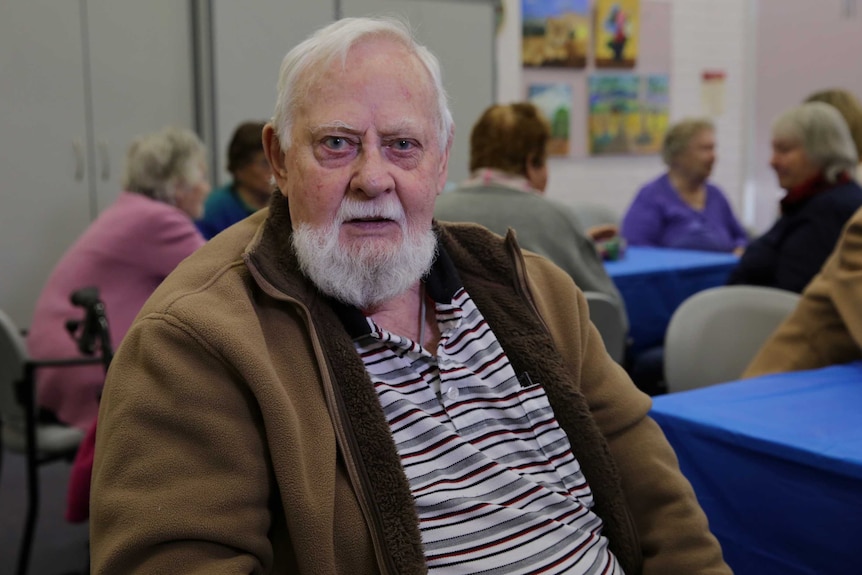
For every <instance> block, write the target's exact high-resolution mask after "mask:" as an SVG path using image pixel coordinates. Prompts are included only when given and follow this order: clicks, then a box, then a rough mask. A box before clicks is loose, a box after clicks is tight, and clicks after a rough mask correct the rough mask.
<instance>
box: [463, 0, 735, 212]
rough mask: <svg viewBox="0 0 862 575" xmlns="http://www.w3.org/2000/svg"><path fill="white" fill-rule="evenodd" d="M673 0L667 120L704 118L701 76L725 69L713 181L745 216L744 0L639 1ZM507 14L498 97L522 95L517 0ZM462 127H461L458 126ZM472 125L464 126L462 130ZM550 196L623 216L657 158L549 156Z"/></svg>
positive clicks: (655, 169)
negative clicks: (604, 207)
mask: <svg viewBox="0 0 862 575" xmlns="http://www.w3.org/2000/svg"><path fill="white" fill-rule="evenodd" d="M642 1H643V2H651V3H657V4H670V5H671V11H672V12H671V14H672V18H671V34H672V38H671V50H672V52H671V53H672V61H671V71H670V76H671V78H670V82H671V94H670V109H671V121H674V120H678V119H680V118H682V117H685V116H692V115H703V113H704V110H703V108H702V104H701V83H700V82H701V73H702V72H703V71H704V70H707V69H708V70H715V69H718V70H723V71H725V73H726V99H725V104H726V106H725V111H724V113H723V114H721V115H720V116H719V117H717V118H715V121H716V127H717V135H718V162H717V164H716V167H715V171H714V172H713V181H714V182H715V183H716V184H717V185H718V186H720V187H721V188H722V189H724V190H725V192H726V193H727V195H728V197H729V199H730V201H731V203H732V204H733V206H734V207H735V208H736V210H737V213H739V214H740V216H741V215H742V202H743V187H744V182H745V174H746V173H747V172H746V164H745V158H746V146H745V145H744V140H745V129H744V126H745V121H746V118H745V116H746V109H745V108H746V106H745V102H746V93H747V92H746V91H747V90H748V89H749V85H748V84H747V82H746V76H747V70H746V64H745V62H746V57H745V54H746V50H747V49H748V41H747V33H746V30H747V15H748V12H749V7H748V5H749V3H750V2H749V1H748V0H642ZM503 3H504V6H505V19H504V22H503V27H502V29H501V31H500V34H499V36H498V38H497V42H498V44H497V46H498V66H499V68H498V91H497V94H498V99H499V101H500V102H510V101H515V100H520V99H521V98H522V94H523V89H522V81H521V75H522V71H521V59H520V54H521V2H520V0H504V2H503ZM464 129H465V128H464V127H461V130H462V131H463V130H464ZM466 129H469V128H466ZM549 166H550V181H549V185H548V191H547V194H548V196H549V197H552V198H555V199H558V200H560V201H563V202H566V203H569V204H574V203H577V202H585V201H589V202H600V203H603V204H606V205H609V206H611V207H613V208H614V209H616V210H617V211H618V212H619V213H620V214H622V213H623V212H624V211H625V209H626V207H627V206H628V204H629V202H630V201H631V199H632V197H633V196H634V194H635V192H636V191H637V190H638V188H639V187H640V186H641V185H643V184H644V183H645V182H646V181H647V180H650V179H652V178H655V177H656V176H657V175H659V174H660V173H662V171H663V170H664V166H663V164H662V162H661V159H660V158H658V157H656V156H648V157H636V156H634V157H633V156H626V157H619V158H615V157H599V158H585V159H577V160H575V159H566V158H552V159H551V160H550V164H549Z"/></svg>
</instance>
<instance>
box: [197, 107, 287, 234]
mask: <svg viewBox="0 0 862 575" xmlns="http://www.w3.org/2000/svg"><path fill="white" fill-rule="evenodd" d="M264 124H265V122H244V123H242V124H240V125H239V126H237V128H236V129H235V130H234V132H233V136H231V139H230V144H228V148H227V170H228V171H229V172H230V174H231V176H232V178H233V181H231V182H230V183H229V184H227V185H226V186H222V187H221V188H217V189H215V190H213V193H211V194H210V195H209V197H208V198H207V201H206V203H205V204H204V214H203V217H202V218H201V219H199V220H198V221H197V222H196V223H197V226H198V229H199V230H200V231H201V233H202V234H203V235H204V237H205V238H206V239H210V238H212V237H213V236H215V235H216V234H217V233H219V232H220V231H222V230H223V229H225V228H228V227H230V226H232V225H234V224H235V223H237V222H238V221H240V220H242V219H244V218H246V217H248V216H250V215H251V214H253V213H254V212H256V211H257V210H259V209H260V208H263V207H264V206H266V204H267V202H269V197H270V196H271V195H272V191H273V187H272V183H271V181H270V180H271V179H272V169H271V168H270V167H269V162H268V161H267V159H266V156H264V154H263V138H262V134H263V126H264Z"/></svg>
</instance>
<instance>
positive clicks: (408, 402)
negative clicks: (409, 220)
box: [342, 250, 622, 575]
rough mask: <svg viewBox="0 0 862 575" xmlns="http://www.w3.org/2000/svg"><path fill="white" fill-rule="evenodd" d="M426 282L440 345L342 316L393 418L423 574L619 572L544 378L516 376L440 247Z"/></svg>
mask: <svg viewBox="0 0 862 575" xmlns="http://www.w3.org/2000/svg"><path fill="white" fill-rule="evenodd" d="M426 292H427V296H426V297H429V305H430V303H431V302H433V304H434V305H435V309H436V314H437V322H438V325H439V328H440V332H441V334H442V336H441V338H440V342H439V344H438V346H437V350H436V354H430V353H428V352H427V351H425V350H424V349H421V348H420V347H419V344H418V343H416V342H414V341H412V340H411V339H409V338H406V337H402V336H400V335H397V334H394V333H391V332H388V331H386V330H384V329H382V328H380V326H378V325H377V324H375V323H374V321H373V320H371V318H366V317H364V316H362V314H361V313H360V312H359V311H358V310H356V309H355V308H350V309H347V310H344V311H343V312H342V321H343V322H344V324H345V326H346V327H347V328H348V330H349V331H350V333H351V335H352V336H353V338H354V345H355V347H356V350H357V352H358V353H359V354H360V356H361V357H362V360H363V362H364V364H365V367H366V370H367V371H368V374H369V376H370V377H371V381H372V382H373V384H374V386H375V389H376V391H377V395H378V397H379V399H380V403H381V405H382V407H383V411H384V414H385V415H386V418H387V421H388V422H389V427H390V429H391V431H392V436H393V438H394V440H395V444H396V447H397V449H398V453H399V455H400V457H401V463H402V466H403V468H404V472H405V474H406V476H407V479H408V481H409V483H410V489H411V491H412V494H413V498H414V500H415V504H416V511H417V514H418V517H419V528H420V531H421V533H422V541H423V544H424V547H425V558H426V561H427V564H428V569H429V572H430V573H464V574H477V573H489V574H491V573H495V574H496V573H499V574H506V575H513V574H526V573H547V574H562V573H566V574H593V573H597V574H598V573H601V574H620V573H622V569H621V568H620V567H619V565H618V563H617V561H616V558H615V557H614V556H613V554H612V553H611V552H610V550H609V548H608V542H607V539H606V538H605V537H603V536H601V529H602V521H601V519H600V518H599V517H598V516H597V515H595V514H594V513H593V512H592V511H591V508H592V506H593V498H592V493H591V491H590V486H589V485H588V484H587V482H586V479H585V478H584V476H583V474H582V472H581V469H580V466H579V464H578V461H577V459H576V457H575V456H574V454H573V453H572V452H571V447H570V444H569V440H568V438H567V436H566V434H565V432H564V431H563V430H562V429H561V428H560V427H559V425H558V424H557V421H556V419H555V417H554V413H553V411H552V410H551V407H550V405H549V403H548V399H547V397H546V396H545V392H544V390H543V389H542V386H541V385H540V383H539V382H534V381H531V380H530V378H529V376H528V375H527V374H515V372H514V370H513V368H512V366H511V365H510V363H509V360H508V358H507V357H506V354H505V352H504V351H503V349H502V347H501V346H500V344H499V342H498V341H497V338H496V336H495V335H494V333H493V332H492V331H491V329H490V327H489V326H488V324H487V323H486V322H485V319H484V318H483V317H482V314H481V313H480V312H479V310H478V308H477V307H476V306H475V304H474V303H473V301H472V300H471V299H470V296H469V294H468V293H467V292H466V291H465V290H464V288H463V286H462V284H461V282H460V279H459V278H458V275H457V272H456V271H455V269H454V266H453V265H452V264H451V261H450V260H449V258H448V257H447V256H446V254H445V253H443V252H442V250H441V254H440V256H438V258H437V261H436V262H435V264H434V266H432V270H431V273H430V275H429V277H428V278H426ZM519 375H520V377H519Z"/></svg>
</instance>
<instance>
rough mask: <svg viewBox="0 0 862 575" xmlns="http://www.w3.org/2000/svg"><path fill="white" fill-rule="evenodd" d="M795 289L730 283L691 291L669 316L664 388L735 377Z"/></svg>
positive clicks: (789, 305)
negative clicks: (730, 284)
mask: <svg viewBox="0 0 862 575" xmlns="http://www.w3.org/2000/svg"><path fill="white" fill-rule="evenodd" d="M799 298H800V296H799V294H797V293H794V292H790V291H785V290H781V289H776V288H770V287H762V286H747V285H733V286H721V287H715V288H711V289H707V290H704V291H701V292H698V293H696V294H694V295H693V296H691V297H689V298H688V299H687V300H685V301H684V302H683V303H682V305H680V306H679V307H678V308H677V309H676V311H675V312H674V313H673V315H672V316H671V318H670V323H669V324H668V327H667V333H666V335H665V343H664V375H665V383H666V385H667V390H668V392H674V391H683V390H687V389H694V388H698V387H704V386H707V385H713V384H715V383H721V382H725V381H733V380H736V379H739V377H740V376H741V375H742V372H743V371H745V368H746V367H747V366H748V364H749V363H750V362H751V360H752V359H753V358H754V356H755V354H756V353H757V352H758V350H759V349H760V347H761V346H762V345H763V343H764V342H765V341H766V339H767V338H768V337H769V336H770V335H771V334H772V332H773V331H775V328H777V327H778V325H779V324H780V323H781V322H782V321H783V320H784V319H785V318H786V317H787V316H788V315H789V314H790V312H791V311H793V309H794V308H795V307H796V304H797V302H798V301H799Z"/></svg>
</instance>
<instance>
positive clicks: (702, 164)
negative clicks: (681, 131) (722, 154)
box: [679, 130, 715, 181]
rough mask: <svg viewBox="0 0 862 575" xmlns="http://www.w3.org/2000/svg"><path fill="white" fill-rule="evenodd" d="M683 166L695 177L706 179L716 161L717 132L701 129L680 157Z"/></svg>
mask: <svg viewBox="0 0 862 575" xmlns="http://www.w3.org/2000/svg"><path fill="white" fill-rule="evenodd" d="M679 161H680V165H681V167H682V168H683V169H684V170H685V172H686V173H688V174H690V175H691V176H692V177H693V178H695V179H698V180H703V181H706V180H707V179H708V178H709V175H710V174H711V173H712V166H713V164H714V163H715V133H714V132H713V131H712V130H701V131H700V132H698V133H697V134H695V135H694V137H693V138H692V139H691V141H690V142H689V143H688V148H687V149H686V150H685V152H683V153H682V155H681V156H680V158H679Z"/></svg>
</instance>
